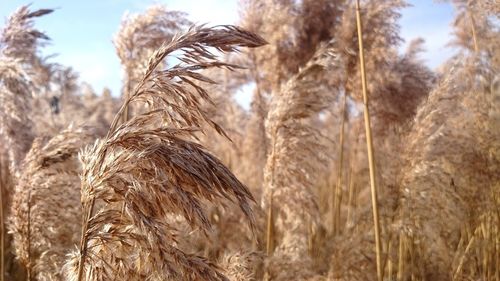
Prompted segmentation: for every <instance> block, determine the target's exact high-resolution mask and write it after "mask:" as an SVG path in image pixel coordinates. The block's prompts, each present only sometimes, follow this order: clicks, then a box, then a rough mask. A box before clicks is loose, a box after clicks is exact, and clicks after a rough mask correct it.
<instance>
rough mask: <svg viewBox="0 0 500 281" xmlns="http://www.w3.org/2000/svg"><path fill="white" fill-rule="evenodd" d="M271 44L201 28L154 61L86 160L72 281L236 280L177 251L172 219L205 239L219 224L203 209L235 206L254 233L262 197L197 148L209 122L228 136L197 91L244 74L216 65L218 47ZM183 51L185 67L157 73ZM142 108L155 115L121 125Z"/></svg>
mask: <svg viewBox="0 0 500 281" xmlns="http://www.w3.org/2000/svg"><path fill="white" fill-rule="evenodd" d="M263 44H265V41H264V40H263V39H262V38H260V37H258V36H256V35H254V34H252V33H249V32H246V31H244V30H241V29H239V28H238V27H234V26H219V27H214V28H207V27H204V26H199V27H192V28H190V29H189V31H187V33H185V34H182V35H178V36H175V37H174V38H173V39H172V41H171V42H170V43H168V44H164V45H162V46H161V47H160V48H159V49H158V50H157V51H156V52H155V53H154V54H153V55H152V56H151V58H150V60H149V63H148V66H147V69H146V72H145V74H144V76H143V78H142V80H141V81H140V82H139V84H138V85H137V87H136V88H135V91H134V92H133V94H132V95H130V97H129V98H128V99H127V100H125V102H124V104H123V105H122V107H121V109H120V111H119V112H118V114H117V115H116V116H115V119H114V121H113V123H112V125H111V129H110V130H109V132H108V135H107V136H106V138H104V139H103V140H100V141H97V142H96V143H95V144H94V145H93V146H90V147H88V148H87V149H86V150H85V151H83V153H82V155H81V160H82V163H83V174H82V176H81V180H82V204H83V214H84V215H83V223H84V225H83V232H82V233H83V234H82V240H81V245H80V252H74V253H73V254H72V256H71V257H70V259H69V260H68V263H67V274H68V278H69V280H83V279H84V280H102V279H106V280H111V279H113V278H117V279H125V278H126V279H129V280H144V279H148V280H180V279H182V280H227V278H226V277H225V276H224V275H223V274H222V272H221V270H220V269H219V268H218V267H217V266H215V265H214V264H212V263H211V262H209V261H207V260H206V259H205V258H203V257H200V256H196V255H191V254H187V253H185V252H184V251H183V250H182V249H179V248H177V247H176V244H177V243H176V240H177V238H176V231H175V228H174V226H173V225H172V224H171V223H170V222H169V220H168V217H169V216H180V217H182V218H184V219H185V220H186V221H187V222H188V223H189V224H190V225H191V227H193V228H195V229H201V230H202V231H204V232H206V231H209V230H210V222H209V220H208V218H207V215H206V214H205V211H204V207H203V203H204V202H211V203H212V204H217V203H219V202H221V200H222V199H229V200H231V201H233V202H236V203H237V204H238V205H239V206H240V209H241V210H242V211H243V213H244V214H245V215H246V217H247V218H248V219H249V220H250V224H251V225H253V216H252V211H251V208H250V204H251V201H252V200H253V197H252V195H251V194H250V193H249V191H248V190H247V188H246V187H245V186H244V185H243V184H242V183H241V182H240V181H239V180H238V179H237V178H236V177H235V176H234V175H233V174H232V173H231V172H230V171H229V170H228V169H227V168H226V167H225V166H224V165H223V164H222V163H221V162H220V161H219V160H217V159H216V158H215V157H214V156H212V155H211V154H209V153H208V152H207V151H205V149H204V148H203V147H202V146H201V145H200V144H197V143H195V142H193V141H191V140H189V139H191V138H196V133H197V132H198V131H201V132H202V133H206V132H205V131H204V129H203V127H202V124H203V123H208V124H209V125H210V126H211V127H213V128H214V129H215V130H216V131H217V132H218V133H219V134H221V135H225V133H224V131H223V129H222V128H221V127H219V126H218V125H217V124H216V123H215V122H213V121H212V120H210V119H209V118H208V117H207V115H206V113H205V112H204V111H203V110H202V109H201V107H200V101H201V100H205V101H208V102H210V97H209V95H208V93H207V92H206V90H205V89H204V88H203V87H201V86H198V85H196V84H195V83H194V82H195V81H201V82H206V83H211V82H212V81H211V80H210V79H208V78H207V77H205V76H203V75H201V74H200V73H198V72H197V71H198V70H201V69H207V68H212V67H225V68H229V69H233V68H236V67H237V66H236V65H231V64H227V63H224V62H221V61H219V60H217V58H216V56H215V55H214V54H213V53H211V52H210V48H213V49H214V50H218V51H222V52H232V51H235V50H236V47H258V46H261V45H263ZM176 50H181V51H182V55H181V56H179V57H178V59H179V60H180V61H181V63H180V64H178V65H175V66H173V67H171V68H169V69H166V70H162V69H158V67H159V65H161V63H162V61H163V60H164V59H165V58H166V57H167V56H168V55H169V54H171V53H172V52H174V51H176ZM135 101H140V102H144V103H147V104H148V105H149V109H150V111H148V112H146V113H144V114H140V115H138V116H135V117H134V118H132V119H131V120H130V121H128V122H127V123H124V124H122V125H120V126H117V124H118V121H119V117H120V115H121V114H122V112H123V110H124V109H125V108H126V107H127V106H128V104H130V103H132V102H135ZM121 206H123V210H120V207H121ZM94 211H95V213H94Z"/></svg>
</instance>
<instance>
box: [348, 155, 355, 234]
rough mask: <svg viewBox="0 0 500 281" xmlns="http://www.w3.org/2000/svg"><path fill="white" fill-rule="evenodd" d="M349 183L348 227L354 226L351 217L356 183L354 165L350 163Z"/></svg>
mask: <svg viewBox="0 0 500 281" xmlns="http://www.w3.org/2000/svg"><path fill="white" fill-rule="evenodd" d="M348 177H349V181H348V188H349V195H348V197H347V219H346V227H350V226H351V225H352V223H351V220H352V218H351V216H352V212H353V207H354V206H353V204H354V202H353V200H354V181H353V180H352V163H351V161H349V175H348Z"/></svg>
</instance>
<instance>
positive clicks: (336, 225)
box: [332, 93, 347, 234]
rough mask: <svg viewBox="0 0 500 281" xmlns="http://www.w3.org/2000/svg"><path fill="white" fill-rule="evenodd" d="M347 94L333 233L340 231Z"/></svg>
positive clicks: (340, 140) (334, 205)
mask: <svg viewBox="0 0 500 281" xmlns="http://www.w3.org/2000/svg"><path fill="white" fill-rule="evenodd" d="M346 96H347V94H345V93H344V98H343V105H342V121H341V123H340V137H339V138H340V139H339V164H338V170H337V184H336V185H335V192H334V200H333V205H332V223H333V234H339V233H340V205H341V200H342V198H341V197H342V174H343V173H342V171H343V168H344V167H343V164H344V127H345V119H346V118H345V116H346V107H347V98H346Z"/></svg>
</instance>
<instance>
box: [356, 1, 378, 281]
mask: <svg viewBox="0 0 500 281" xmlns="http://www.w3.org/2000/svg"><path fill="white" fill-rule="evenodd" d="M356 25H357V28H358V43H359V62H360V71H361V86H362V91H363V105H364V120H365V133H366V146H367V153H368V164H369V168H370V190H371V199H372V208H373V209H372V211H373V224H374V233H375V253H376V262H377V279H378V281H383V269H382V242H381V241H380V226H379V225H380V221H379V215H378V199H377V185H376V179H375V156H374V153H373V138H372V132H371V125H370V112H369V106H368V93H367V89H366V85H367V84H366V73H365V59H364V53H363V27H362V23H361V11H360V7H359V0H356Z"/></svg>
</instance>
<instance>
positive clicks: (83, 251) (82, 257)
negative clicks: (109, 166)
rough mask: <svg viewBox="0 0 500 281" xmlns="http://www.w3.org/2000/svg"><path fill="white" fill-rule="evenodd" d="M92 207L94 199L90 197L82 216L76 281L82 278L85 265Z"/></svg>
mask: <svg viewBox="0 0 500 281" xmlns="http://www.w3.org/2000/svg"><path fill="white" fill-rule="evenodd" d="M94 205H95V197H92V199H91V201H90V202H89V203H87V206H86V208H84V210H87V212H86V213H85V216H83V220H84V223H83V224H82V225H83V227H82V238H81V240H80V261H79V263H78V277H77V279H76V280H77V281H81V280H82V278H83V268H84V265H85V258H86V256H87V229H88V227H89V222H90V218H91V217H92V213H93V211H94Z"/></svg>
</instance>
